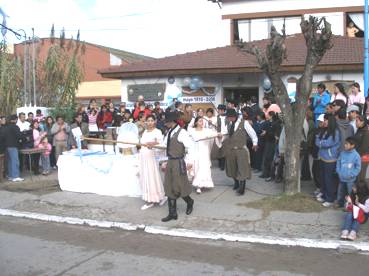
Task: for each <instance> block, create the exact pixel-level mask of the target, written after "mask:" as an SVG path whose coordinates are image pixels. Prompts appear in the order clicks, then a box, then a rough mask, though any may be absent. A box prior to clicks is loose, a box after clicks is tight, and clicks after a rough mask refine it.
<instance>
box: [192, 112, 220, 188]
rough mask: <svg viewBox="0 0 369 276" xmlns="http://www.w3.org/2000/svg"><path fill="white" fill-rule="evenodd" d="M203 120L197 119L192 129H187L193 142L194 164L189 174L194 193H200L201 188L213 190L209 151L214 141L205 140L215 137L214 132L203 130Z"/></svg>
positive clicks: (207, 129)
mask: <svg viewBox="0 0 369 276" xmlns="http://www.w3.org/2000/svg"><path fill="white" fill-rule="evenodd" d="M204 125H205V120H204V119H203V118H202V117H197V118H196V119H195V122H194V127H193V128H191V129H188V132H189V134H190V136H191V137H192V139H193V140H194V141H195V150H194V153H195V154H194V164H193V167H192V170H191V171H190V172H189V173H190V175H191V176H193V178H192V185H193V186H194V187H196V192H197V193H198V194H200V193H201V189H203V188H214V183H213V179H212V178H211V169H210V167H211V160H210V151H211V148H212V146H213V142H214V139H205V138H208V137H215V136H217V133H216V131H215V130H212V129H209V128H205V127H204Z"/></svg>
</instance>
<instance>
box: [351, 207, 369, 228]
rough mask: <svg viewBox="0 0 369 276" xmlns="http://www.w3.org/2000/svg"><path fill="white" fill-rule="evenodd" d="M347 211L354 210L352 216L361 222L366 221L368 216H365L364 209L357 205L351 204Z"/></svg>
mask: <svg viewBox="0 0 369 276" xmlns="http://www.w3.org/2000/svg"><path fill="white" fill-rule="evenodd" d="M347 211H351V212H352V216H353V218H354V219H356V220H357V221H358V222H359V223H360V224H363V223H365V222H366V220H367V217H366V216H365V213H364V210H363V209H361V208H360V207H358V206H356V205H349V206H347Z"/></svg>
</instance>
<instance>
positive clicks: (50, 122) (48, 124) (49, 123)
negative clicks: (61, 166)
mask: <svg viewBox="0 0 369 276" xmlns="http://www.w3.org/2000/svg"><path fill="white" fill-rule="evenodd" d="M53 125H54V119H53V117H51V116H48V117H47V118H46V120H45V131H46V132H47V140H48V141H49V143H51V146H52V149H51V153H50V156H49V157H50V166H51V167H52V168H53V169H56V159H55V146H53V145H52V142H53V139H54V135H53V134H52V133H51V128H52V127H53Z"/></svg>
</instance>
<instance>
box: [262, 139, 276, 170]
mask: <svg viewBox="0 0 369 276" xmlns="http://www.w3.org/2000/svg"><path fill="white" fill-rule="evenodd" d="M274 154H275V143H274V141H273V142H266V143H265V149H264V155H263V175H264V176H265V177H270V172H271V169H272V163H273V160H274Z"/></svg>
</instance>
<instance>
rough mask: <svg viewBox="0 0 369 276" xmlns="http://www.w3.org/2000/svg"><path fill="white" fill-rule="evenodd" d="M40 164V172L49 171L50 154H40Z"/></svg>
mask: <svg viewBox="0 0 369 276" xmlns="http://www.w3.org/2000/svg"><path fill="white" fill-rule="evenodd" d="M41 165H42V172H49V171H50V156H49V155H44V154H42V155H41Z"/></svg>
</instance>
